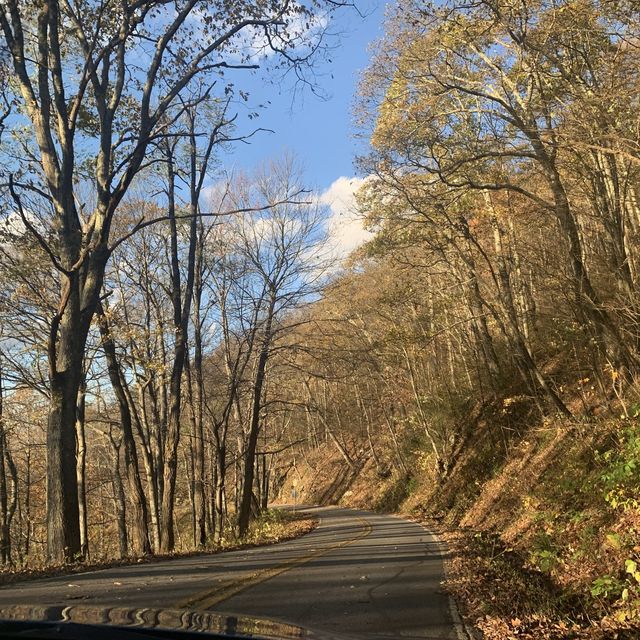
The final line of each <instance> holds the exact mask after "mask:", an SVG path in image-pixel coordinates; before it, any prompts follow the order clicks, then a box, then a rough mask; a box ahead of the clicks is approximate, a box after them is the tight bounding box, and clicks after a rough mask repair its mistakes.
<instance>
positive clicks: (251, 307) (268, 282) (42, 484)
mask: <svg viewBox="0 0 640 640" xmlns="http://www.w3.org/2000/svg"><path fill="white" fill-rule="evenodd" d="M174 4H175V7H174ZM328 4H329V5H330V6H331V7H333V5H334V4H335V3H328ZM85 5H86V6H85ZM205 5H206V7H205ZM2 7H3V12H2V13H0V26H1V27H2V33H3V36H2V37H3V40H0V46H1V47H2V48H1V49H0V83H1V85H0V89H1V91H0V118H1V119H0V134H1V136H2V137H1V138H0V145H1V147H0V153H1V154H2V158H3V163H2V169H1V171H0V179H1V182H2V184H1V186H0V189H1V191H0V193H1V197H2V199H3V209H2V214H1V215H2V217H3V219H2V227H1V230H0V234H1V243H0V271H1V274H0V283H1V284H0V287H1V289H0V313H1V323H0V511H1V514H0V515H1V523H0V525H1V539H0V553H1V556H0V560H2V562H3V563H5V564H9V565H20V566H23V565H30V564H34V563H35V564H37V563H38V562H41V561H43V559H44V558H47V559H48V561H50V562H61V561H69V560H74V559H78V558H84V559H88V558H114V557H125V556H129V555H132V556H139V555H145V554H150V553H159V552H171V551H174V550H176V549H178V550H187V549H193V548H198V547H205V546H210V545H215V544H218V543H220V542H221V541H222V540H223V539H225V538H227V537H229V536H232V535H238V536H244V535H246V534H247V532H248V530H249V527H250V524H251V521H252V519H253V518H254V517H255V516H256V515H257V514H258V513H259V512H260V511H261V510H264V509H266V507H267V505H268V503H269V501H270V500H271V499H272V498H274V497H276V496H277V495H280V496H281V497H284V498H288V497H290V490H291V488H292V487H295V485H293V484H292V479H295V473H296V469H297V465H298V464H299V463H300V461H301V460H307V461H308V460H309V459H313V456H314V455H316V454H317V452H319V451H332V452H333V453H334V454H335V455H336V456H337V457H338V458H339V459H340V460H341V461H342V463H343V464H344V468H345V469H346V470H347V473H348V475H350V476H355V475H357V473H358V472H359V470H360V469H361V468H362V467H363V465H364V464H365V463H367V464H373V466H374V468H375V470H376V473H377V476H378V478H380V479H381V481H383V480H384V479H387V478H390V477H393V478H398V479H400V480H399V481H400V482H402V483H403V484H404V489H403V491H405V492H406V491H408V489H407V487H408V486H409V485H410V483H411V482H412V481H413V480H415V478H416V477H417V476H420V477H425V478H429V481H430V482H432V483H433V484H434V485H443V484H444V483H445V482H446V481H447V478H449V477H450V475H451V474H452V472H453V470H454V469H455V468H456V464H458V461H459V459H460V457H461V455H462V454H463V453H464V451H465V448H468V447H470V446H471V447H472V446H473V441H474V438H475V437H476V435H477V434H476V433H475V432H474V425H476V424H477V423H478V421H479V420H480V419H481V417H482V416H483V415H484V414H488V413H490V412H494V413H495V415H499V416H500V417H499V419H496V420H493V421H492V422H491V424H490V430H491V438H492V447H493V448H494V449H495V450H496V451H502V452H503V453H505V452H508V451H509V450H510V448H511V447H512V446H514V445H513V443H514V442H516V441H517V440H518V438H519V437H521V436H523V434H524V433H525V431H526V429H527V428H528V425H530V424H532V423H533V422H536V421H538V422H539V423H541V424H544V425H549V424H562V425H565V426H566V428H570V427H571V425H574V426H575V425H577V424H579V425H581V428H582V427H584V425H585V424H587V425H595V424H596V423H597V422H598V421H599V420H605V419H611V418H612V417H615V419H616V420H618V426H617V427H616V430H617V431H616V432H617V433H619V434H623V433H626V434H627V435H620V437H619V440H618V441H617V442H618V445H619V447H620V451H626V453H625V454H624V455H627V456H628V457H627V459H623V458H622V457H620V456H622V454H621V453H620V451H618V452H617V453H616V451H617V450H615V449H611V448H610V449H608V451H609V454H608V455H609V457H608V458H606V457H601V458H599V460H600V462H601V463H602V465H603V468H602V469H601V474H602V477H603V478H605V479H606V482H605V481H603V482H604V485H603V486H604V489H602V490H601V489H597V490H595V489H594V492H595V493H597V492H598V491H600V493H601V494H602V495H603V498H602V501H601V502H602V505H601V508H602V510H606V509H609V510H610V512H611V513H612V514H613V513H620V512H624V513H625V514H627V516H628V514H629V513H634V514H636V513H637V507H638V502H637V490H638V488H639V483H638V479H637V470H636V469H637V467H636V464H640V459H636V458H637V455H638V452H637V451H636V450H635V449H633V447H632V446H631V445H630V444H629V443H630V442H632V441H635V440H633V438H636V436H637V426H636V421H635V420H636V418H637V415H638V411H639V410H638V406H640V405H638V402H640V395H639V393H638V387H637V379H638V375H639V374H640V370H639V369H640V309H639V308H638V287H639V282H640V281H639V271H638V270H639V269H640V257H639V255H638V243H639V239H640V134H639V129H638V114H639V113H640V111H639V104H638V96H639V95H640V92H639V89H640V76H639V72H640V64H639V63H640V13H639V12H638V8H637V5H636V3H634V2H631V1H628V2H627V1H624V0H620V1H616V0H611V1H607V0H571V1H569V0H566V1H565V0H553V1H551V0H478V1H477V2H473V3H466V2H465V3H463V2H457V1H456V0H450V1H448V2H442V3H441V2H436V3H433V4H431V3H427V2H421V1H418V0H403V1H402V2H400V3H399V6H397V7H395V8H391V9H390V11H389V15H388V17H387V22H386V28H385V35H384V37H383V38H382V39H381V40H380V41H379V42H377V43H376V44H375V48H374V52H373V53H374V57H373V60H372V62H371V65H370V67H369V69H368V70H367V71H365V72H364V74H363V76H362V78H361V83H360V87H359V95H358V100H357V105H356V108H355V120H356V127H357V130H358V134H359V135H361V136H362V137H363V138H364V139H365V140H367V141H368V142H369V146H368V152H367V153H366V154H364V155H363V156H362V157H361V158H359V159H358V167H359V170H360V173H361V175H362V177H363V178H364V179H363V182H362V186H361V187H360V189H359V190H358V193H357V208H358V211H359V214H360V216H361V217H362V219H363V221H364V224H365V225H366V227H367V228H368V229H369V230H370V231H371V232H372V239H371V240H370V241H368V242H367V243H366V244H365V245H364V246H362V247H360V248H359V249H358V250H357V251H356V252H354V253H353V254H352V255H351V256H350V257H349V260H348V261H347V262H345V263H342V264H339V261H338V260H337V258H336V256H335V255H333V254H332V252H331V249H330V245H329V244H327V241H326V236H327V232H328V229H327V212H326V207H323V205H322V204H319V202H318V198H316V197H315V196H313V195H312V194H311V193H310V192H308V191H307V190H306V189H305V187H304V177H303V176H302V175H301V174H300V173H299V172H298V170H297V169H296V166H295V165H296V163H295V161H294V160H292V159H290V158H285V159H282V160H280V161H274V163H273V164H272V165H270V166H268V167H264V168H263V169H261V170H260V171H258V172H256V173H254V174H246V175H243V174H236V175H226V174H224V172H223V171H222V169H223V167H222V164H223V163H222V161H221V158H222V156H220V154H219V153H218V150H219V149H220V148H223V147H224V146H225V145H229V144H233V141H234V140H239V139H242V138H244V137H246V136H250V135H251V133H252V132H244V131H239V130H238V129H237V127H236V124H235V113H236V107H237V104H236V100H237V99H240V100H241V101H245V100H246V99H247V96H246V95H245V94H243V93H242V92H240V90H239V89H238V88H237V87H236V86H234V84H233V83H232V82H231V80H230V79H229V78H231V77H232V78H233V79H234V82H239V81H238V80H237V79H236V78H237V74H238V73H241V72H243V71H246V69H247V68H253V66H255V65H254V61H253V59H252V58H251V57H250V56H249V57H247V56H246V55H245V54H243V48H242V47H243V40H242V37H241V38H238V34H242V33H244V32H245V31H246V32H247V33H248V34H249V36H244V37H250V38H257V39H258V40H259V41H260V43H261V44H262V46H263V47H264V48H265V49H269V50H270V56H272V57H273V59H277V60H278V62H277V63H275V64H276V65H283V66H284V67H286V68H292V69H294V70H295V71H296V73H298V74H300V75H301V76H302V75H303V74H304V72H305V68H306V66H307V65H308V64H310V57H309V53H310V51H309V50H310V49H312V48H316V45H317V42H318V41H319V40H318V39H319V38H320V37H321V34H319V33H318V30H317V29H316V27H315V26H314V19H313V11H315V10H318V11H319V10H320V9H321V7H320V6H318V7H315V8H304V7H303V6H302V5H298V4H295V3H293V4H289V3H285V4H284V5H280V4H279V3H273V4H271V3H243V2H232V3H228V2H220V3H198V2H196V1H195V0H190V1H188V2H180V3H167V2H138V3H134V4H129V3H126V2H125V3H110V2H106V3H102V2H96V3H94V2H88V3H85V2H83V3H75V2H34V3H30V2H17V1H7V2H4V3H2ZM98 7H101V8H102V13H99V12H98ZM88 9H91V10H88ZM174 9H175V11H174ZM196 12H198V13H197V18H196V17H194V16H195V15H196ZM305 21H306V22H307V26H306V27H304V28H303V27H301V26H300V25H301V24H302V23H304V22H305ZM309 23H310V24H311V26H309ZM62 30H64V33H65V38H66V40H65V42H64V43H63V42H62V39H61V31H62ZM196 38H197V39H198V44H199V47H194V46H193V43H194V42H195V41H196ZM254 48H255V47H254ZM136 55H137V56H144V58H145V64H144V65H139V63H138V62H136V61H135V60H134V59H133V58H134V56H136ZM271 59H272V58H270V60H271ZM232 72H233V73H234V74H236V75H233V76H229V75H228V74H230V73H232ZM571 428H572V427H571ZM593 429H594V432H595V430H596V427H595V426H594V427H593ZM629 434H630V435H629ZM625 438H626V439H625ZM625 447H626V448H625ZM612 452H613V453H612ZM616 456H618V457H616ZM634 456H635V457H634ZM603 461H604V462H603ZM613 461H617V462H616V463H615V464H618V462H619V463H620V464H619V469H618V467H616V469H618V470H619V473H618V472H615V473H614V472H611V473H610V469H609V467H606V465H607V464H613ZM625 464H626V465H627V466H626V467H625V466H624V465H625ZM607 469H609V471H607ZM620 469H621V470H620ZM624 469H626V471H625V470H624ZM616 473H617V475H616ZM607 474H609V475H607ZM605 485H606V486H605ZM598 495H600V494H598ZM627 516H625V517H627ZM612 517H613V516H612ZM627 524H628V526H629V527H630V529H629V538H628V540H627V542H626V543H625V545H626V547H625V548H627V547H628V548H629V549H633V548H635V551H633V553H635V556H633V554H632V552H631V551H629V554H630V555H629V558H628V559H629V560H631V561H632V562H635V561H636V560H637V557H636V556H637V546H635V547H634V545H637V540H638V528H637V527H638V526H640V523H638V521H637V518H635V519H634V518H631V517H629V520H628V522H627ZM631 575H632V577H635V576H633V574H631ZM625 579H626V578H625ZM629 579H630V580H631V578H629ZM632 587H633V589H632V595H631V596H630V595H629V588H630V587H628V586H627V587H625V588H626V589H627V595H626V598H627V600H628V599H629V598H632V597H633V598H638V597H640V596H639V594H638V585H637V584H636V583H633V582H632ZM621 593H622V591H620V594H621ZM620 594H618V595H620ZM620 597H621V596H620Z"/></svg>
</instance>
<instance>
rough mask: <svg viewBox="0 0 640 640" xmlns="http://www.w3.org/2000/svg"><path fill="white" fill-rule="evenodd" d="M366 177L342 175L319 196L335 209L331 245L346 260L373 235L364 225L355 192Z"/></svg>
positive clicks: (330, 232)
mask: <svg viewBox="0 0 640 640" xmlns="http://www.w3.org/2000/svg"><path fill="white" fill-rule="evenodd" d="M366 180H367V178H347V177H345V176H341V177H339V178H338V179H337V180H335V181H334V182H333V184H331V186H330V187H329V188H328V189H327V190H326V191H324V192H323V193H322V194H320V196H319V198H318V200H319V202H320V203H321V204H325V205H327V206H328V207H329V208H330V210H331V215H330V217H329V221H328V223H327V228H328V231H329V244H330V245H331V248H332V252H333V253H334V254H335V256H336V258H337V259H340V260H343V259H344V258H346V257H347V256H348V255H349V254H350V253H351V252H352V251H354V250H355V249H357V248H358V247H360V246H361V245H363V244H364V243H365V242H367V240H371V238H372V237H373V234H372V233H371V232H370V231H367V230H366V229H365V228H364V226H363V220H362V215H361V214H360V213H359V212H358V210H357V208H356V199H355V193H356V191H358V189H359V188H360V187H361V186H362V185H363V184H364V182H365V181H366Z"/></svg>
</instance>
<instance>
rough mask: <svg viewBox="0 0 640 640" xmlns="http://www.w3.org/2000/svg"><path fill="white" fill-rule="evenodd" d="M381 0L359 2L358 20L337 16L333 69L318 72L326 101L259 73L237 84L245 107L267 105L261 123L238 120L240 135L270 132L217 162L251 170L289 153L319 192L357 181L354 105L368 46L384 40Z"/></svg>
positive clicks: (351, 14) (346, 13) (348, 14)
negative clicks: (339, 181) (244, 96)
mask: <svg viewBox="0 0 640 640" xmlns="http://www.w3.org/2000/svg"><path fill="white" fill-rule="evenodd" d="M384 7H385V3H384V0H367V1H361V2H358V8H359V9H360V11H361V12H362V13H363V14H364V15H363V16H362V17H361V16H360V15H358V12H357V11H355V9H353V8H349V7H347V8H343V9H341V10H339V11H337V12H336V14H335V17H334V19H333V21H332V23H331V25H330V31H334V32H339V33H340V35H339V36H337V38H336V39H335V40H332V42H335V44H336V46H335V48H334V49H333V50H332V51H331V53H330V56H329V57H330V58H331V63H323V64H321V65H319V67H318V72H319V74H318V77H317V82H318V84H319V85H320V89H321V90H322V92H323V93H324V94H325V95H326V96H327V98H326V99H322V98H320V97H317V96H316V95H314V94H313V93H312V92H311V91H310V89H309V88H308V87H305V88H303V89H300V88H298V90H297V91H294V78H293V77H290V78H285V79H284V80H283V81H282V82H277V83H274V82H265V78H264V76H265V74H264V73H262V72H260V71H258V72H255V73H253V74H251V76H250V77H247V75H248V74H247V75H244V74H245V73H246V72H242V74H243V75H242V76H240V75H239V76H238V78H237V86H238V87H239V88H242V89H243V90H246V91H248V93H249V95H250V98H249V105H256V104H260V103H264V102H266V101H270V103H271V104H270V105H268V106H267V107H266V108H265V109H262V110H260V117H259V118H257V119H255V120H251V121H249V120H248V119H246V117H244V118H243V117H242V113H241V114H240V118H239V120H238V125H239V128H238V133H240V131H242V130H250V129H251V128H253V127H258V126H259V127H263V128H266V129H272V130H273V131H274V132H275V133H266V132H263V133H259V134H258V135H256V136H255V137H254V138H253V139H252V142H251V144H249V145H247V144H242V143H235V145H234V147H233V149H232V150H231V152H230V153H229V154H227V155H226V156H223V157H222V158H221V160H222V162H223V164H224V165H225V166H226V168H228V169H231V168H236V169H245V170H251V169H252V168H253V167H255V166H256V165H259V164H261V163H262V162H264V161H266V160H269V159H273V158H276V157H278V156H279V155H282V153H284V152H293V153H294V155H295V156H296V157H297V159H298V161H299V162H300V164H301V165H302V167H303V169H304V174H305V178H306V180H307V182H308V186H310V187H312V188H315V189H317V190H318V191H319V192H323V191H325V190H327V189H329V187H330V186H331V185H332V184H333V183H334V182H335V181H336V180H337V179H338V178H340V177H350V176H353V175H355V169H354V167H353V159H354V157H355V155H356V153H357V152H358V150H362V148H363V147H362V144H363V143H362V142H358V141H356V140H355V139H354V137H353V127H352V105H353V99H354V95H355V91H356V88H357V84H358V77H359V73H360V72H361V71H362V70H364V69H365V68H366V67H367V65H368V63H369V51H368V46H369V44H370V43H371V42H372V41H374V40H376V39H377V38H379V37H380V36H381V35H382V21H383V16H384Z"/></svg>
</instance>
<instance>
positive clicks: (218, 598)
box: [176, 518, 372, 609]
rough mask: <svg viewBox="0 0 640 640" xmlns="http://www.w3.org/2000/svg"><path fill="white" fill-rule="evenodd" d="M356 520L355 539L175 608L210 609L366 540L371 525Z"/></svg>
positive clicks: (228, 584) (196, 596) (238, 580)
mask: <svg viewBox="0 0 640 640" xmlns="http://www.w3.org/2000/svg"><path fill="white" fill-rule="evenodd" d="M358 520H360V522H361V523H362V531H361V532H360V533H359V534H358V535H357V536H356V537H355V538H349V539H348V540H341V541H340V542H336V543H334V544H331V545H329V546H327V547H323V548H322V549H319V550H317V551H314V552H312V553H309V554H307V555H305V556H302V557H300V558H292V559H291V560H287V561H285V562H282V563H281V564H279V565H276V566H275V567H269V568H267V569H262V570H260V571H256V572H254V573H250V574H248V575H246V576H242V577H240V578H236V579H233V580H228V581H227V582H225V583H223V584H220V585H218V586H216V587H215V588H213V589H207V590H206V591H201V592H199V593H196V594H193V595H192V596H190V597H189V598H187V599H186V600H182V601H180V602H179V603H178V604H177V605H176V606H177V607H178V608H179V609H210V608H211V607H214V606H215V605H217V604H219V603H220V602H223V601H224V600H228V599H229V598H231V597H233V596H235V595H237V594H239V593H242V592H243V591H245V590H246V589H248V588H249V587H253V586H255V585H257V584H260V583H262V582H265V581H267V580H271V578H275V577H276V576H279V575H280V574H281V573H284V572H285V571H289V570H290V569H294V568H296V567H299V566H301V565H303V564H307V563H308V562H311V561H312V560H315V558H318V557H320V556H323V555H325V554H326V553H329V552H330V551H335V550H336V549H340V548H342V547H346V546H348V545H350V544H353V543H354V542H358V541H359V540H362V539H363V538H366V537H367V536H368V535H369V534H370V533H371V531H372V527H371V525H370V524H369V523H368V522H367V521H366V520H365V519H364V518H358Z"/></svg>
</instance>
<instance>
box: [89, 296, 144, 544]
mask: <svg viewBox="0 0 640 640" xmlns="http://www.w3.org/2000/svg"><path fill="white" fill-rule="evenodd" d="M98 325H99V327H100V336H101V338H102V349H103V351H104V353H105V357H106V360H107V370H108V373H109V380H110V381H111V386H112V387H113V392H114V394H115V396H116V400H117V402H118V408H119V411H120V426H121V429H122V440H123V444H124V460H125V468H126V473H127V481H128V486H129V499H130V500H131V505H132V507H133V509H132V534H133V535H132V537H133V539H132V551H133V553H134V554H135V555H148V554H150V553H151V545H150V543H149V530H148V526H147V521H148V508H147V501H146V498H145V495H144V490H143V488H142V481H141V479H140V467H139V463H138V451H137V447H136V442H135V439H134V437H133V428H132V416H131V410H130V406H129V400H128V394H127V392H126V381H125V379H124V376H123V375H122V371H121V369H120V365H119V364H118V360H117V355H116V348H115V344H114V342H113V338H112V336H111V333H110V331H109V323H108V320H107V317H106V316H105V314H104V310H103V309H102V306H100V307H99V309H98ZM149 491H150V493H153V486H150V487H149Z"/></svg>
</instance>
